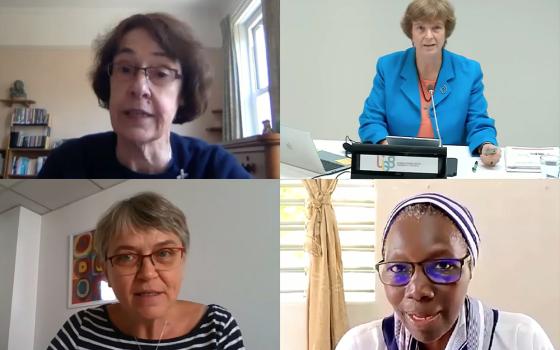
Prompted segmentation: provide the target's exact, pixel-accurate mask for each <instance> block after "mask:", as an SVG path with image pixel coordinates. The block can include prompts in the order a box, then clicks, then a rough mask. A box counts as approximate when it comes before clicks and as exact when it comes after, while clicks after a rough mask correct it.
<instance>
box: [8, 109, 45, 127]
mask: <svg viewBox="0 0 560 350" xmlns="http://www.w3.org/2000/svg"><path fill="white" fill-rule="evenodd" d="M48 124H49V114H48V113H47V110H46V109H44V108H25V107H16V108H14V110H13V112H12V125H48Z"/></svg>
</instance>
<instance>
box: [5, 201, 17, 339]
mask: <svg viewBox="0 0 560 350" xmlns="http://www.w3.org/2000/svg"><path fill="white" fill-rule="evenodd" d="M19 211H20V208H19V207H18V208H13V209H10V210H9V211H7V212H4V213H2V214H0V281H1V284H0V349H7V348H8V340H9V336H10V317H11V314H12V294H13V287H14V267H15V264H16V246H17V233H18V223H19Z"/></svg>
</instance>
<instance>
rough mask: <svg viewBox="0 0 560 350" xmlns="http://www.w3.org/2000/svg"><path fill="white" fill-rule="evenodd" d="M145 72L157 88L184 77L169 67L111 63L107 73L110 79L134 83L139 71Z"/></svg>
mask: <svg viewBox="0 0 560 350" xmlns="http://www.w3.org/2000/svg"><path fill="white" fill-rule="evenodd" d="M141 70H143V71H144V76H145V77H146V79H148V80H149V81H150V82H151V83H152V84H154V85H157V86H165V85H167V84H170V83H171V82H173V81H174V80H175V79H181V78H182V77H183V76H182V75H181V74H179V71H178V70H176V69H172V68H167V67H143V68H142V67H136V66H133V65H131V64H126V63H110V64H108V65H107V73H108V74H109V76H110V77H113V78H114V79H116V80H118V81H132V80H134V78H135V77H136V75H137V74H138V71H141Z"/></svg>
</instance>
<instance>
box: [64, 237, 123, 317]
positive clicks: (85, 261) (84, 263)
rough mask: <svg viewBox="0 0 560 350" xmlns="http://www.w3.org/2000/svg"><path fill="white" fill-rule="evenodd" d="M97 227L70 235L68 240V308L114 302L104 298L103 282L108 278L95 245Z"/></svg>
mask: <svg viewBox="0 0 560 350" xmlns="http://www.w3.org/2000/svg"><path fill="white" fill-rule="evenodd" d="M94 240H95V229H94V228H93V229H89V230H84V231H81V232H78V233H73V234H70V235H69V240H68V245H69V249H68V308H81V307H88V306H94V305H102V304H107V303H111V302H114V301H115V299H103V298H102V295H101V289H102V288H101V285H102V283H107V278H106V277H105V273H104V272H103V269H102V267H101V265H100V264H99V261H98V260H97V259H96V252H95V249H94V248H93V247H94Z"/></svg>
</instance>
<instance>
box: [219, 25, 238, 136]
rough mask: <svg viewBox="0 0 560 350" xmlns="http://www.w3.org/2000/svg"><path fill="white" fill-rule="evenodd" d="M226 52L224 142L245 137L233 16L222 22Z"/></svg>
mask: <svg viewBox="0 0 560 350" xmlns="http://www.w3.org/2000/svg"><path fill="white" fill-rule="evenodd" d="M220 27H221V29H222V47H223V50H224V107H223V115H222V127H223V131H222V141H224V142H226V141H232V140H236V139H239V138H241V137H243V129H242V127H241V126H242V124H241V107H240V106H241V98H240V95H239V72H238V70H237V57H236V55H235V40H234V38H233V33H232V30H231V16H230V15H228V16H227V17H225V18H224V19H223V20H222V21H221V22H220Z"/></svg>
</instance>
